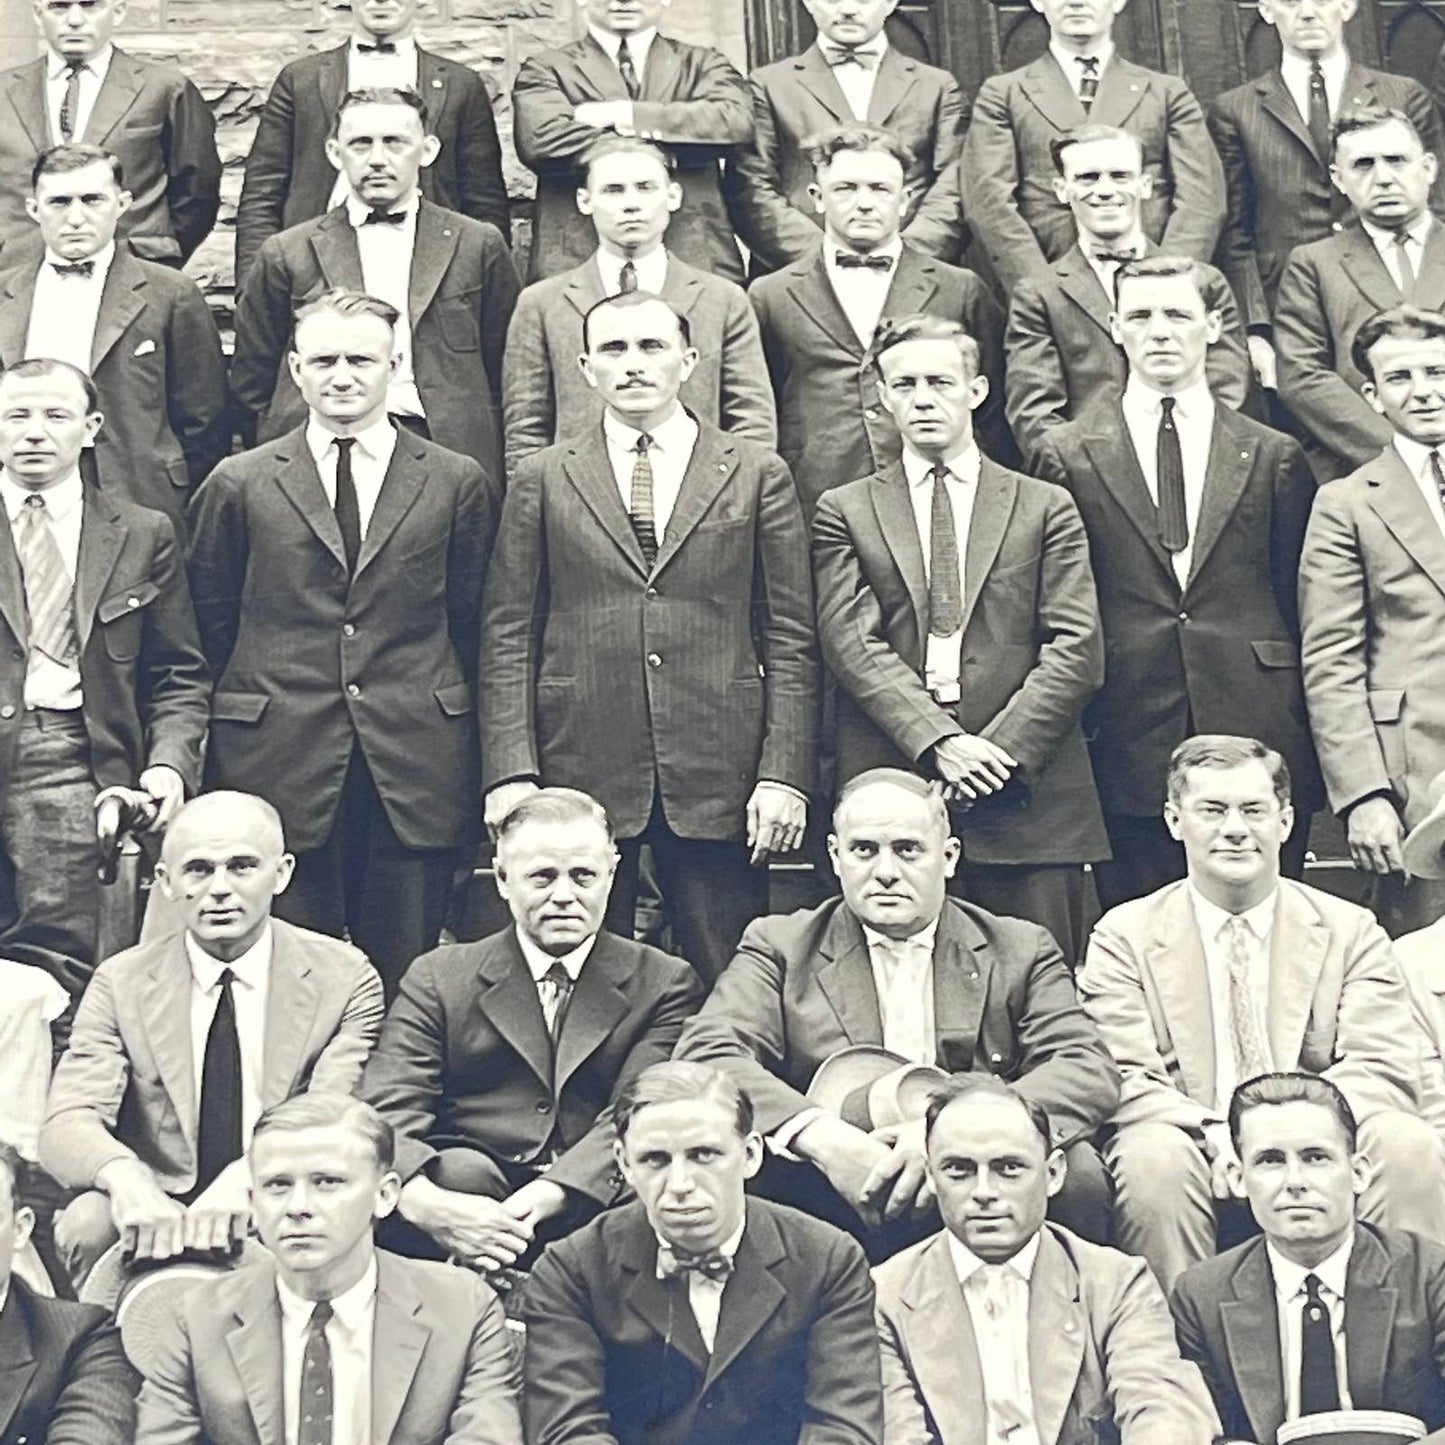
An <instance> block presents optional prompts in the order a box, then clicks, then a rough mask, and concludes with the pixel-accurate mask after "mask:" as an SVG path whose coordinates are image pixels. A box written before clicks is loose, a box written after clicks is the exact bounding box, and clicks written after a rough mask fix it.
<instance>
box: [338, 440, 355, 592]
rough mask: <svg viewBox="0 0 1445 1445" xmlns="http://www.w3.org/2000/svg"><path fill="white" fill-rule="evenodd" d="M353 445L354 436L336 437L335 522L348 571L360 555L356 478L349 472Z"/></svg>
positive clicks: (353, 567) (353, 566)
mask: <svg viewBox="0 0 1445 1445" xmlns="http://www.w3.org/2000/svg"><path fill="white" fill-rule="evenodd" d="M355 445H356V438H355V437H337V438H336V524H337V526H339V527H340V528H341V548H342V550H343V551H344V552H345V553H346V570H347V571H348V572H355V571H356V559H357V557H359V556H360V555H361V504H360V503H359V502H358V501H357V499H356V478H355V477H354V476H352V474H351V450H352V448H353V447H354V446H355Z"/></svg>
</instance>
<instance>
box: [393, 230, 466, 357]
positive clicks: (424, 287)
mask: <svg viewBox="0 0 1445 1445" xmlns="http://www.w3.org/2000/svg"><path fill="white" fill-rule="evenodd" d="M460 239H461V236H460V232H459V231H458V229H457V227H456V225H455V224H454V223H453V222H451V221H448V220H447V218H446V215H445V213H444V212H443V211H441V210H440V209H439V208H438V207H436V206H434V205H432V204H431V202H430V201H423V202H422V203H421V206H420V208H419V209H418V211H417V217H416V245H415V246H413V247H412V252H411V280H410V282H409V283H408V285H407V291H406V308H407V313H408V315H409V316H410V317H411V324H412V327H413V329H415V327H416V326H417V324H418V323H419V322H420V320H421V318H422V317H423V316H424V315H425V314H426V309H427V307H428V306H430V305H431V303H432V297H434V296H435V295H436V294H437V287H439V286H440V285H441V283H442V280H443V278H444V277H445V276H446V274H447V268H448V267H449V266H450V265H451V264H452V257H453V256H455V255H456V252H457V242H458V241H459V240H460Z"/></svg>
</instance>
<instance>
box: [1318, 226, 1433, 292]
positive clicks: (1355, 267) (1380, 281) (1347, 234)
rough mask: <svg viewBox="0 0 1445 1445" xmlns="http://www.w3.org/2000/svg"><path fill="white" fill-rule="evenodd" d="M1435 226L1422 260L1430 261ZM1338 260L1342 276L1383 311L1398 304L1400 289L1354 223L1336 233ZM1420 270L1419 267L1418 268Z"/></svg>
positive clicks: (1361, 229) (1363, 232)
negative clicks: (1337, 235) (1339, 233)
mask: <svg viewBox="0 0 1445 1445" xmlns="http://www.w3.org/2000/svg"><path fill="white" fill-rule="evenodd" d="M1438 230H1439V227H1438V226H1432V227H1431V228H1430V236H1429V238H1428V239H1427V241H1426V243H1425V260H1426V262H1427V264H1428V262H1429V261H1430V259H1431V257H1430V242H1432V241H1434V240H1435V239H1436V232H1437V231H1438ZM1340 252H1341V255H1340V262H1341V268H1342V269H1343V271H1344V273H1345V275H1346V276H1348V277H1349V278H1350V280H1351V281H1353V282H1354V283H1355V285H1356V286H1357V287H1358V288H1359V291H1360V294H1361V295H1362V296H1364V297H1365V299H1366V300H1367V301H1369V303H1370V304H1371V305H1372V306H1374V307H1376V308H1377V309H1379V310H1381V311H1384V310H1385V309H1386V308H1388V307H1390V306H1398V305H1399V304H1400V301H1401V296H1400V288H1399V287H1398V286H1397V285H1395V278H1394V277H1393V276H1391V275H1390V272H1389V270H1388V269H1387V268H1386V266H1385V263H1384V261H1382V260H1381V259H1380V253H1379V252H1378V251H1377V250H1376V249H1375V243H1374V242H1373V241H1372V240H1370V238H1369V236H1367V235H1366V234H1365V228H1364V227H1363V226H1361V225H1360V224H1359V223H1358V222H1355V223H1354V224H1352V225H1350V226H1348V227H1347V228H1346V229H1345V230H1344V231H1343V232H1342V233H1341V235H1340ZM1422 269H1423V268H1422Z"/></svg>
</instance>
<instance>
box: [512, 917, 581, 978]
mask: <svg viewBox="0 0 1445 1445" xmlns="http://www.w3.org/2000/svg"><path fill="white" fill-rule="evenodd" d="M596 942H597V935H596V934H595V933H594V934H593V935H592V936H591V937H590V938H584V939H583V940H582V942H581V943H579V944H578V945H577V947H576V948H574V949H573V950H572V952H571V953H564V954H563V955H562V956H561V957H560V958H558V957H556V956H555V955H554V954H550V953H544V952H543V951H542V950H541V949H540V948H538V947H537V945H536V944H535V943H533V942H532V940H531V939H530V938H528V937H527V935H526V934H525V933H523V932H522V930H521V929H520V928H519V929H517V944H518V946H519V947H520V948H521V950H522V957H523V958H525V959H526V960H527V967H528V968H529V969H530V970H531V972H532V982H533V983H541V982H542V980H543V979H544V978H546V976H547V971H548V969H550V968H551V967H552V965H553V964H554V963H560V964H561V965H562V967H563V968H565V969H566V970H567V977H568V978H570V979H571V980H572V982H573V983H576V982H577V977H578V975H579V974H580V973H581V972H582V965H583V964H584V963H586V962H587V958H588V955H589V954H591V952H592V947H593V945H594V944H595V943H596Z"/></svg>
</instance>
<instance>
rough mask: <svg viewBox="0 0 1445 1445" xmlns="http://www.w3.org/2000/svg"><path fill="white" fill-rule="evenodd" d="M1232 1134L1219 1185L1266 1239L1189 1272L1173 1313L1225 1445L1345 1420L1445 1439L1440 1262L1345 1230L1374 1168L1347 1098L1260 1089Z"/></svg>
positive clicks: (1394, 1236) (1237, 1108) (1311, 1078)
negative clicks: (1378, 1422)
mask: <svg viewBox="0 0 1445 1445" xmlns="http://www.w3.org/2000/svg"><path fill="white" fill-rule="evenodd" d="M1229 1128H1230V1135H1231V1139H1232V1143H1233V1151H1234V1154H1235V1156H1236V1158H1235V1161H1234V1162H1232V1163H1231V1165H1230V1174H1231V1177H1232V1179H1233V1181H1234V1185H1235V1188H1236V1190H1237V1191H1238V1192H1241V1193H1242V1194H1244V1195H1245V1196H1246V1197H1247V1198H1248V1200H1249V1207H1250V1209H1251V1211H1252V1212H1253V1214H1254V1219H1255V1222H1256V1223H1257V1224H1258V1225H1259V1228H1260V1229H1261V1230H1262V1231H1263V1237H1262V1238H1254V1239H1250V1240H1248V1241H1246V1242H1245V1243H1244V1244H1241V1245H1238V1246H1236V1247H1235V1248H1234V1249H1231V1250H1227V1251H1226V1252H1225V1253H1224V1254H1221V1255H1219V1256H1217V1257H1216V1258H1214V1259H1210V1260H1205V1261H1203V1262H1202V1263H1200V1264H1197V1265H1195V1266H1194V1267H1193V1268H1192V1269H1190V1270H1188V1271H1186V1272H1185V1273H1184V1274H1183V1275H1181V1276H1180V1278H1179V1282H1178V1283H1177V1284H1176V1285H1175V1287H1174V1297H1173V1306H1174V1316H1175V1320H1176V1323H1177V1325H1178V1330H1179V1344H1180V1348H1181V1349H1182V1350H1183V1352H1184V1355H1185V1357H1186V1358H1187V1359H1190V1360H1194V1361H1196V1362H1197V1363H1198V1365H1199V1367H1200V1369H1201V1370H1202V1371H1203V1372H1204V1379H1205V1381H1206V1383H1207V1384H1208V1386H1209V1389H1210V1393H1211V1394H1212V1395H1213V1396H1214V1403H1215V1405H1216V1407H1217V1408H1218V1410H1219V1414H1220V1418H1221V1419H1222V1420H1223V1422H1224V1429H1225V1434H1227V1435H1228V1436H1229V1437H1230V1438H1232V1439H1234V1438H1237V1439H1246V1440H1273V1439H1274V1438H1275V1432H1276V1431H1277V1430H1278V1429H1279V1427H1280V1426H1281V1425H1282V1424H1283V1423H1284V1422H1285V1421H1286V1420H1297V1419H1299V1418H1300V1417H1301V1416H1302V1415H1310V1414H1316V1413H1319V1412H1320V1411H1325V1410H1335V1409H1339V1408H1341V1407H1342V1406H1343V1407H1344V1408H1346V1409H1355V1410H1394V1411H1398V1412H1400V1413H1403V1414H1406V1415H1413V1416H1414V1417H1415V1418H1416V1419H1418V1420H1421V1421H1423V1422H1424V1424H1425V1428H1426V1429H1427V1430H1435V1429H1438V1428H1439V1427H1440V1426H1442V1425H1445V1249H1441V1247H1440V1246H1439V1244H1438V1243H1433V1242H1431V1241H1427V1240H1425V1239H1421V1238H1420V1237H1419V1236H1418V1235H1414V1234H1407V1233H1405V1232H1403V1231H1401V1230H1393V1229H1381V1228H1379V1227H1378V1226H1377V1225H1373V1224H1361V1223H1357V1222H1356V1220H1355V1209H1356V1205H1357V1202H1358V1200H1359V1197H1360V1195H1361V1194H1362V1193H1363V1191H1364V1190H1365V1188H1366V1184H1367V1180H1368V1179H1369V1175H1370V1169H1371V1160H1370V1157H1369V1152H1368V1149H1367V1148H1366V1147H1364V1146H1362V1145H1361V1143H1360V1142H1359V1140H1358V1138H1357V1126H1356V1123H1355V1116H1354V1113H1353V1111H1352V1110H1351V1108H1350V1105H1349V1102H1348V1100H1347V1099H1346V1098H1345V1096H1344V1094H1342V1093H1341V1092H1340V1090H1339V1089H1337V1088H1336V1087H1335V1086H1334V1085H1333V1084H1331V1083H1330V1081H1329V1080H1328V1079H1327V1078H1320V1077H1319V1076H1317V1075H1315V1074H1309V1073H1273V1074H1265V1075H1263V1076H1262V1077H1260V1078H1257V1079H1252V1080H1249V1081H1248V1082H1246V1083H1244V1084H1241V1085H1240V1087H1239V1088H1238V1089H1237V1090H1236V1091H1235V1094H1234V1098H1233V1099H1232V1100H1231V1102H1230V1106H1229ZM1321 1312H1322V1313H1323V1314H1324V1315H1325V1316H1326V1318H1327V1321H1328V1324H1327V1327H1326V1329H1325V1330H1324V1331H1319V1332H1317V1331H1312V1329H1311V1324H1312V1316H1314V1317H1317V1316H1318V1315H1319V1314H1320V1313H1321ZM1322 1423H1323V1422H1322ZM1430 1439H1431V1440H1435V1439H1436V1436H1434V1435H1431V1436H1430Z"/></svg>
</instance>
